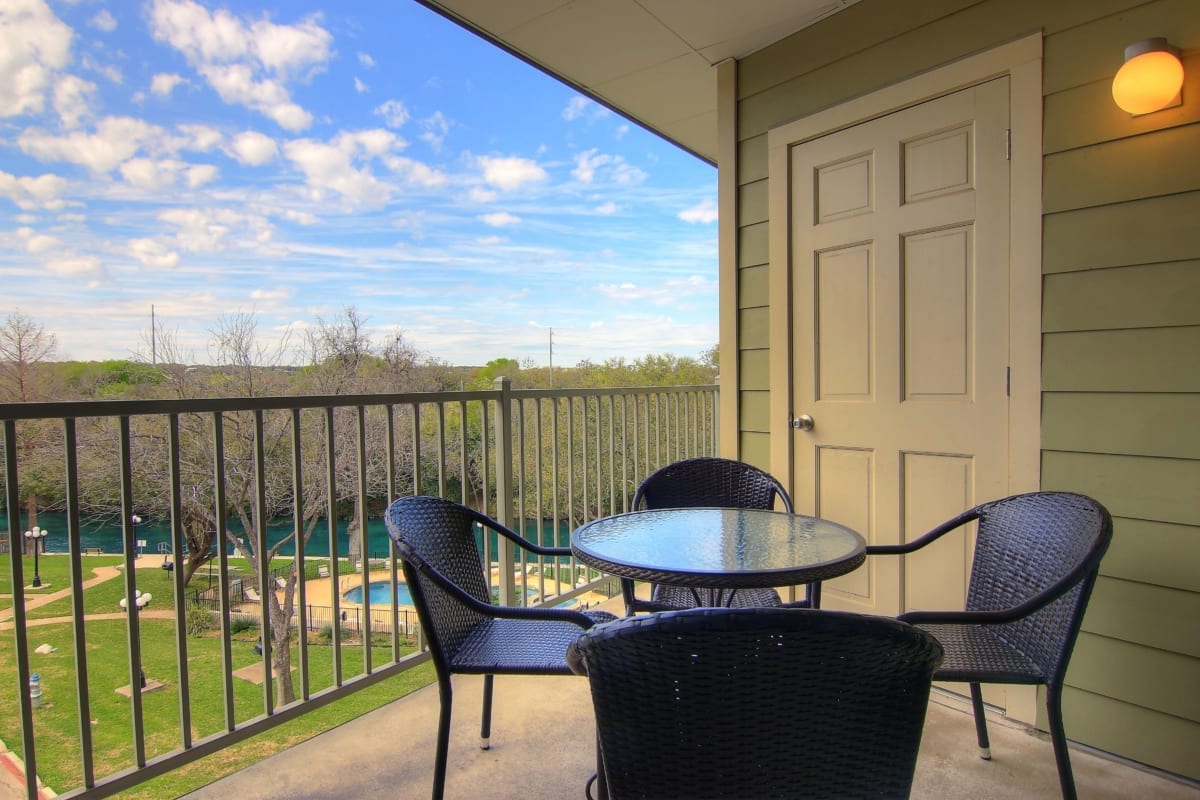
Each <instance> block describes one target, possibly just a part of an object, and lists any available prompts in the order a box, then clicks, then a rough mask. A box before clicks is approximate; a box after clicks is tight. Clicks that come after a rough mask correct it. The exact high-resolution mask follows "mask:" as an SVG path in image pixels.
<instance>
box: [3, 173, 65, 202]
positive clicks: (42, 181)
mask: <svg viewBox="0 0 1200 800" xmlns="http://www.w3.org/2000/svg"><path fill="white" fill-rule="evenodd" d="M66 188H67V182H66V180H65V179H62V178H59V176H58V175H52V174H49V173H47V174H44V175H38V176H37V178H17V176H16V175H10V174H8V173H5V172H0V196H2V197H6V198H8V199H10V200H12V201H13V203H14V204H16V205H17V207H18V209H23V210H25V211H32V210H36V209H46V210H49V211H56V210H59V209H61V207H62V206H64V205H65V203H64V201H62V193H64V192H66Z"/></svg>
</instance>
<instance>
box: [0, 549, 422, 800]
mask: <svg viewBox="0 0 1200 800" xmlns="http://www.w3.org/2000/svg"><path fill="white" fill-rule="evenodd" d="M2 558H3V560H2V561H0V568H2V569H3V574H4V578H5V581H4V583H0V593H5V589H6V587H7V588H8V589H11V585H10V584H9V582H8V576H9V572H8V568H9V565H8V563H7V557H2ZM101 559H103V560H104V561H103V562H102V561H101ZM41 561H42V564H43V566H44V567H45V568H44V569H42V570H40V571H41V574H42V578H43V580H48V581H50V582H51V583H52V584H53V586H52V587H51V591H53V590H55V589H56V588H58V589H61V588H63V587H65V586H67V585H68V583H69V582H68V580H67V578H68V574H67V573H68V562H67V559H66V558H65V557H58V558H55V557H49V558H43V559H41ZM47 561H49V562H59V563H50V564H47V563H46V562H47ZM105 562H106V563H109V564H112V563H120V562H121V559H120V558H119V557H105V556H100V557H89V558H85V559H84V564H85V567H87V566H90V565H91V564H93V563H105ZM58 570H61V578H60V577H58V575H59V573H58ZM137 579H138V588H139V589H140V590H141V591H143V592H146V591H149V592H151V593H152V594H153V595H154V602H153V603H152V604H151V608H159V609H162V610H169V609H170V608H171V607H172V605H171V603H170V601H169V598H170V597H171V596H172V585H171V582H170V576H169V575H168V574H167V573H166V572H165V571H163V570H159V569H153V570H151V569H144V570H139V571H138V573H137ZM123 596H124V580H123V578H116V579H113V580H110V581H106V582H104V583H101V584H99V585H97V586H94V587H92V588H89V589H87V590H86V591H85V593H84V601H85V602H84V605H85V607H86V609H87V610H88V613H110V612H115V611H120V607H119V605H118V601H119V600H120V598H121V597H123ZM7 602H8V603H9V604H10V605H11V601H7ZM34 612H36V615H35V613H34ZM34 612H31V613H30V615H29V617H30V618H31V619H37V618H47V617H53V616H66V615H69V614H70V601H69V598H64V599H62V600H58V601H55V602H54V603H51V604H49V605H47V606H45V607H43V608H41V609H35V610H34ZM141 630H142V639H141V644H142V652H143V664H144V667H145V673H146V676H147V677H148V678H150V679H153V680H159V681H162V683H164V684H165V688H164V689H163V690H161V691H158V692H153V693H150V694H146V695H143V708H144V720H145V723H144V724H145V730H146V752H147V757H149V758H153V757H155V756H158V755H162V754H164V753H167V752H170V751H172V750H175V749H177V748H179V747H180V745H181V740H180V733H179V719H180V710H179V693H178V682H179V676H178V668H177V666H176V657H175V656H176V643H175V632H174V623H173V621H171V620H158V619H153V618H148V617H147V618H143V620H142V622H141ZM86 633H87V641H88V652H87V658H88V689H89V693H90V695H91V698H90V699H91V716H92V721H91V725H90V729H91V733H92V737H93V752H94V758H95V764H96V773H97V776H104V775H108V774H111V773H114V772H118V771H120V770H123V769H126V768H128V767H130V766H132V765H133V734H132V730H133V729H132V722H131V716H130V703H129V700H128V699H126V698H125V697H123V696H121V695H119V694H117V693H116V691H115V690H116V689H117V687H120V686H125V685H127V684H128V683H129V666H128V658H127V652H128V648H127V640H126V637H127V633H126V624H125V621H124V620H119V619H118V620H90V621H88V623H87V626H86ZM3 635H4V636H9V635H10V634H9V633H8V632H7V631H5V632H4V633H3ZM28 636H29V647H30V649H31V651H32V649H33V648H36V647H37V646H38V645H40V644H43V643H46V644H50V645H51V646H52V647H54V648H57V649H56V650H55V651H54V652H53V653H50V654H48V655H40V654H36V653H32V652H31V656H30V658H31V663H30V669H31V671H33V672H37V673H39V674H40V676H41V681H42V687H43V692H44V695H43V706H42V707H41V708H39V709H36V710H35V711H34V728H35V740H36V743H37V753H38V771H39V773H40V774H41V777H42V780H43V781H45V782H46V784H47V785H49V786H50V787H51V788H53V789H54V790H56V791H58V792H60V793H61V792H65V791H69V790H71V789H74V788H77V787H79V786H80V785H81V783H82V771H81V761H80V746H79V726H78V704H77V698H76V692H75V659H74V648H73V644H72V638H71V626H70V624H69V623H56V624H51V625H43V626H36V627H32V628H30V629H29V631H28ZM257 638H258V630H257V628H250V629H247V630H244V631H242V632H241V633H238V634H236V635H235V636H234V639H233V647H232V650H233V659H234V664H233V666H234V669H237V668H240V667H243V666H247V665H249V664H252V663H255V662H258V661H261V657H260V656H257V655H255V654H254V652H253V645H254V642H255V640H256V639H257ZM220 645H221V642H220V639H219V638H218V636H217V635H216V634H213V635H207V636H189V637H188V638H187V651H188V670H189V674H188V680H189V686H190V690H191V708H190V710H191V715H192V736H193V739H199V738H201V737H204V736H207V735H210V734H213V733H217V732H219V731H221V730H223V729H224V711H223V709H224V701H223V690H222V685H221V684H222V681H221V674H222V664H221V646H220ZM341 650H342V652H341V661H342V674H343V677H344V678H349V677H353V676H355V675H357V674H359V672H360V671H361V668H362V654H363V651H362V646H361V645H360V644H347V645H345V646H343V647H342V648H341ZM308 652H309V679H310V688H311V691H314V692H316V691H320V690H321V689H324V688H326V687H329V686H331V685H332V684H333V659H334V653H333V649H332V648H331V647H330V646H328V645H327V644H318V643H312V642H310V644H309V651H308ZM404 652H405V653H407V652H411V648H405V649H404ZM390 657H391V649H390V646H384V647H375V648H373V651H372V661H373V663H374V664H375V665H377V666H378V665H380V664H386V663H387V662H388V660H389V658H390ZM295 663H296V657H295V647H293V664H295ZM293 676H294V678H295V680H296V684H297V693H299V688H300V687H299V672H298V670H297V671H294V672H293ZM432 680H433V671H432V667H431V666H430V665H428V664H426V665H423V666H421V667H418V668H416V669H414V670H410V671H408V672H406V673H404V674H402V675H398V676H395V677H393V678H389V679H388V680H386V681H383V682H381V683H379V684H377V685H375V686H372V687H370V688H367V689H364V690H362V691H360V692H358V693H356V694H354V695H352V696H350V697H348V698H344V699H342V700H339V701H337V702H336V703H332V704H330V705H328V706H325V707H323V708H319V709H315V710H314V711H312V712H310V713H308V714H306V715H304V716H303V717H301V718H299V719H296V720H293V721H291V722H288V723H286V724H284V725H281V726H279V727H277V728H274V729H272V730H270V731H268V732H266V733H263V734H260V735H259V736H257V737H255V738H253V739H250V740H247V741H245V742H242V743H239V744H237V745H234V746H232V747H230V748H228V749H226V750H223V751H221V752H219V753H217V754H214V755H212V756H209V757H206V758H204V759H201V760H199V761H197V762H195V763H193V764H189V765H187V766H186V767H183V768H181V769H179V770H176V771H174V772H172V773H170V774H168V775H165V776H162V777H160V778H156V779H154V780H152V781H149V782H147V783H146V784H143V785H142V786H140V787H137V788H136V789H134V790H130V791H128V792H125V793H122V794H121V795H119V796H120V797H126V798H146V800H150V799H151V798H162V797H175V796H178V795H180V794H183V793H186V792H188V791H190V790H191V789H194V788H196V787H198V786H202V785H204V784H206V783H210V782H211V781H213V780H215V779H216V778H218V777H220V776H222V775H226V774H229V773H231V772H234V771H236V770H237V769H239V768H241V767H243V766H246V765H248V764H251V763H254V762H256V761H259V760H261V759H262V758H265V757H266V756H268V755H270V754H271V753H274V752H277V751H279V750H282V749H284V748H286V747H288V746H291V745H293V744H296V743H297V742H300V741H303V740H305V739H307V738H310V737H311V736H313V735H315V734H317V733H320V732H321V731H324V730H328V729H330V728H332V727H334V726H336V725H338V724H340V723H342V722H344V721H346V720H349V719H353V718H354V717H357V716H360V715H361V714H363V713H365V712H367V711H369V710H371V709H374V708H378V707H379V706H381V705H384V704H385V703H387V702H389V701H391V700H394V699H395V698H397V697H401V696H403V695H405V694H407V693H409V692H410V691H412V690H414V689H416V688H419V687H420V686H424V685H426V684H428V683H430V682H432ZM233 684H234V707H235V718H236V720H237V721H238V722H243V721H246V720H249V719H252V718H254V717H256V716H259V715H261V714H262V713H263V690H262V687H261V686H257V685H254V684H252V683H249V682H247V681H243V680H240V679H236V678H235V679H234V681H233ZM16 691H17V687H16V663H15V658H14V648H12V647H0V708H8V709H15V707H16V702H17V697H16ZM0 739H3V740H4V741H5V743H6V744H8V746H9V747H10V748H12V749H13V750H15V751H17V752H20V750H21V732H20V724H19V720H18V715H17V714H15V713H10V714H4V715H0Z"/></svg>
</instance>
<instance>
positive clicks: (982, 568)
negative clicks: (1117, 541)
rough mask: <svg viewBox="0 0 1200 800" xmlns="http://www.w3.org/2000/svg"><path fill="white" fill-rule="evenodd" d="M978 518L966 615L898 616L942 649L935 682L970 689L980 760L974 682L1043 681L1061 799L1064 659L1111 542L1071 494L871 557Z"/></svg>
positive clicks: (1004, 509)
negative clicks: (958, 683) (943, 657)
mask: <svg viewBox="0 0 1200 800" xmlns="http://www.w3.org/2000/svg"><path fill="white" fill-rule="evenodd" d="M975 520H978V523H979V526H978V533H977V534H976V538H975V557H974V562H973V564H972V567H971V580H970V585H969V586H968V589H967V603H966V610H965V611H944V612H943V611H911V612H908V613H906V614H901V615H900V619H901V620H904V621H906V622H909V623H912V624H914V625H919V626H920V627H922V628H924V629H925V630H928V631H930V632H931V633H933V635H934V636H936V637H937V638H938V640H939V641H940V642H941V643H942V645H943V646H944V647H945V649H946V660H945V662H944V663H943V664H942V666H941V668H940V669H939V670H938V671H937V674H936V675H934V679H935V680H943V681H964V682H966V683H969V684H970V685H971V703H972V705H973V706H974V709H975V729H976V733H977V735H978V738H979V749H980V756H981V757H982V758H985V759H989V758H991V751H990V749H989V745H988V734H987V720H986V718H985V716H984V709H983V698H982V694H981V693H980V689H979V685H980V684H981V683H1007V684H1045V686H1046V712H1047V717H1048V721H1049V726H1050V738H1051V740H1052V741H1053V742H1054V757H1055V760H1056V761H1057V763H1058V778H1059V783H1060V784H1061V786H1062V794H1063V797H1064V798H1074V797H1075V781H1074V778H1073V777H1072V775H1071V761H1070V757H1069V756H1068V754H1067V738H1066V734H1065V733H1064V731H1063V720H1062V687H1063V679H1064V678H1065V676H1066V672H1067V662H1068V661H1069V660H1070V657H1071V650H1072V648H1073V647H1074V645H1075V639H1076V637H1077V636H1078V634H1079V626H1080V622H1081V621H1082V619H1083V612H1084V609H1085V608H1086V607H1087V602H1088V597H1089V596H1090V595H1091V592H1092V586H1093V585H1094V584H1095V582H1096V575H1097V573H1098V572H1099V569H1100V559H1101V558H1102V557H1103V556H1104V552H1105V550H1107V549H1108V544H1109V542H1110V541H1111V539H1112V518H1111V517H1110V516H1109V513H1108V511H1107V510H1106V509H1105V508H1104V506H1102V505H1100V504H1099V503H1097V502H1096V501H1095V500H1092V499H1091V498H1089V497H1084V496H1083V495H1078V494H1071V493H1068V492H1034V493H1031V494H1022V495H1016V496H1013V497H1007V498H1004V499H1002V500H995V501H993V502H990V503H984V504H983V505H980V506H977V507H975V508H973V509H971V510H969V511H965V512H963V513H962V514H959V515H958V516H957V517H955V518H954V519H951V520H949V521H947V522H945V523H943V524H942V525H939V526H938V527H937V528H935V529H934V530H932V531H930V532H929V533H927V534H925V535H924V536H922V537H921V538H919V539H916V540H914V541H912V542H910V543H908V544H903V545H874V546H868V547H867V553H868V555H883V554H901V553H911V552H913V551H914V550H918V549H920V548H921V547H924V546H925V545H926V544H928V543H930V542H932V541H933V540H935V539H937V538H938V537H940V536H942V535H943V534H945V533H947V532H948V531H951V530H954V529H955V528H959V527H961V526H962V525H965V524H967V523H969V522H972V521H975Z"/></svg>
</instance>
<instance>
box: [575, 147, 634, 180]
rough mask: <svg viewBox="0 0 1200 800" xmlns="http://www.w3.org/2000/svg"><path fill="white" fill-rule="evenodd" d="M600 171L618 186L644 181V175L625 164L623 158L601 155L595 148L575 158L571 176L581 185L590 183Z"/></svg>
mask: <svg viewBox="0 0 1200 800" xmlns="http://www.w3.org/2000/svg"><path fill="white" fill-rule="evenodd" d="M601 171H603V172H604V173H605V175H606V176H607V178H608V180H610V181H611V182H613V183H615V184H617V185H619V186H636V185H637V184H639V183H641V182H642V181H644V180H646V173H645V172H642V171H641V170H640V169H638V168H637V167H635V166H632V165H631V164H629V163H628V162H626V161H625V159H624V157H622V156H614V155H608V154H605V153H601V152H600V151H599V150H598V149H597V148H595V147H593V148H592V149H591V150H587V151H585V152H582V153H579V154H578V155H577V156H575V169H573V170H571V175H572V176H574V177H575V179H576V180H578V181H579V182H581V183H592V182H594V181H595V180H596V178H597V175H598V173H600V172H601Z"/></svg>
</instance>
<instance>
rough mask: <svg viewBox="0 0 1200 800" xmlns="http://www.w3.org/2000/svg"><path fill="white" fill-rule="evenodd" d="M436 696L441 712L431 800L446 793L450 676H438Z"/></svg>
mask: <svg viewBox="0 0 1200 800" xmlns="http://www.w3.org/2000/svg"><path fill="white" fill-rule="evenodd" d="M438 694H439V695H440V697H441V704H442V707H441V711H440V712H439V713H438V732H437V758H436V760H435V761H434V765H433V800H442V796H443V795H444V794H445V793H446V762H447V760H448V759H449V755H450V711H451V708H452V705H453V702H454V691H453V690H452V689H451V687H450V676H448V675H447V676H446V677H445V678H443V677H442V676H440V675H439V676H438Z"/></svg>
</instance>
